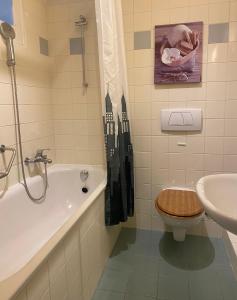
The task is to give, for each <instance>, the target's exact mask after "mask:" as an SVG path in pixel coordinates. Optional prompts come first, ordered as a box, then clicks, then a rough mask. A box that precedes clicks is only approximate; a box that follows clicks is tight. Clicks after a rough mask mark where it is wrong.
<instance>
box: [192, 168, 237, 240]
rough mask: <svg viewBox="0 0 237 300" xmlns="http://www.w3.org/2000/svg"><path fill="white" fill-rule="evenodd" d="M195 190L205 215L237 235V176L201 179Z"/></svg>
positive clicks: (220, 175) (228, 175)
mask: <svg viewBox="0 0 237 300" xmlns="http://www.w3.org/2000/svg"><path fill="white" fill-rule="evenodd" d="M196 189H197V194H198V197H199V199H200V201H201V202H202V205H203V206H204V208H205V211H206V213H207V214H208V215H209V216H210V217H211V218H212V219H213V220H214V221H216V222H217V223H218V224H219V225H221V226H222V227H224V228H225V229H226V230H228V231H230V232H232V233H234V234H237V174H217V175H210V176H205V177H202V178H201V179H200V180H199V181H198V183H197V185H196Z"/></svg>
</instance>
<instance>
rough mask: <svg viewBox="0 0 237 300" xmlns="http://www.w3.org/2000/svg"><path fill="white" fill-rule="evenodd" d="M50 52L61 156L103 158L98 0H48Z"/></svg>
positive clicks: (83, 160)
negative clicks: (82, 25) (82, 26)
mask: <svg viewBox="0 0 237 300" xmlns="http://www.w3.org/2000/svg"><path fill="white" fill-rule="evenodd" d="M47 10H48V29H49V39H50V47H49V48H50V56H51V57H53V58H55V63H54V67H53V74H52V99H53V117H54V129H55V147H56V159H57V162H63V163H89V164H102V163H103V161H104V146H103V129H102V122H101V121H102V117H101V102H100V88H99V70H98V52H97V32H96V22H95V7H94V0H89V1H88V0H76V1H75V0H67V1H54V0H49V1H48V8H47ZM80 15H85V16H86V18H87V20H88V25H87V26H86V29H85V56H86V79H87V81H88V84H89V86H88V89H87V90H86V92H85V93H83V88H82V62H81V55H80V54H81V49H80V44H81V40H80V37H81V32H80V29H79V28H76V27H75V22H76V21H79V16H80Z"/></svg>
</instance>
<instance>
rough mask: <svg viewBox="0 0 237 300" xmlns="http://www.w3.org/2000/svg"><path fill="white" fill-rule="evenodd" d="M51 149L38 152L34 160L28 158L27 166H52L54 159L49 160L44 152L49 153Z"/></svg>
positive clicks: (26, 160)
mask: <svg viewBox="0 0 237 300" xmlns="http://www.w3.org/2000/svg"><path fill="white" fill-rule="evenodd" d="M49 150H50V149H38V150H37V151H36V154H35V157H33V158H29V157H26V159H25V164H26V165H29V164H31V163H33V164H35V163H41V162H42V163H44V164H45V165H46V164H51V163H52V159H50V158H48V156H47V154H44V151H49Z"/></svg>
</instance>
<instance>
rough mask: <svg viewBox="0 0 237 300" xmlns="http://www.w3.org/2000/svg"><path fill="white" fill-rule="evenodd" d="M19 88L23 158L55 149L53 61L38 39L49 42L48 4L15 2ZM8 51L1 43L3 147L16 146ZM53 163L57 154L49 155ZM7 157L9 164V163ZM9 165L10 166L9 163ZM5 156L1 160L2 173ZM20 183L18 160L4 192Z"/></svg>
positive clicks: (0, 135) (3, 183) (0, 134)
mask: <svg viewBox="0 0 237 300" xmlns="http://www.w3.org/2000/svg"><path fill="white" fill-rule="evenodd" d="M14 8H15V22H16V26H15V28H16V36H17V38H16V40H15V50H16V51H15V52H16V60H17V68H16V72H17V84H18V93H19V104H20V107H19V109H20V118H21V129H22V138H23V151H24V156H25V157H26V156H32V155H34V154H35V151H36V149H37V148H52V149H53V148H54V136H53V135H54V133H53V123H52V121H51V120H52V114H51V112H52V105H51V90H50V73H49V70H50V68H51V65H52V60H51V59H50V58H49V57H47V56H43V55H41V54H40V52H39V37H40V36H41V37H43V38H47V25H46V24H47V16H46V7H45V1H43V0H31V1H28V0H22V1H21V0H19V1H14ZM5 49H6V47H5V45H4V43H3V41H2V39H0V144H5V145H8V146H10V145H12V146H14V147H15V146H16V136H15V128H14V123H15V121H14V110H13V100H12V92H11V85H10V75H9V72H8V68H7V66H6V51H5ZM49 155H50V157H52V158H53V159H54V151H51V153H50V154H49ZM8 158H9V156H8V153H6V161H8ZM6 163H7V162H6ZM3 166H4V156H3V155H1V156H0V169H1V170H2V169H3ZM17 181H18V167H17V160H15V162H14V166H13V169H12V170H11V173H10V176H9V178H7V179H6V180H1V182H0V184H1V189H5V188H6V187H7V186H8V185H9V184H13V183H15V182H17Z"/></svg>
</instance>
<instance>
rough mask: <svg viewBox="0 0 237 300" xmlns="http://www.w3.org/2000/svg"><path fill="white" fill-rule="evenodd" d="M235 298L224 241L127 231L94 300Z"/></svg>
mask: <svg viewBox="0 0 237 300" xmlns="http://www.w3.org/2000/svg"><path fill="white" fill-rule="evenodd" d="M154 299H159V300H236V299H237V282H236V280H235V277H234V274H233V272H232V269H231V266H230V262H229V259H228V256H227V253H226V251H225V246H224V243H223V241H222V240H220V239H215V238H211V239H210V238H206V237H198V236H187V237H186V240H185V242H183V243H177V242H175V241H174V240H173V238H172V234H171V233H161V232H158V231H155V232H154V231H148V230H136V229H127V228H126V229H123V230H122V231H121V234H120V236H119V239H118V241H117V244H116V246H115V248H114V250H113V253H112V255H111V257H110V258H109V260H108V263H107V265H106V268H105V270H104V273H103V275H102V277H101V280H100V282H99V284H98V287H97V290H96V292H95V295H94V297H93V300H154Z"/></svg>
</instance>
